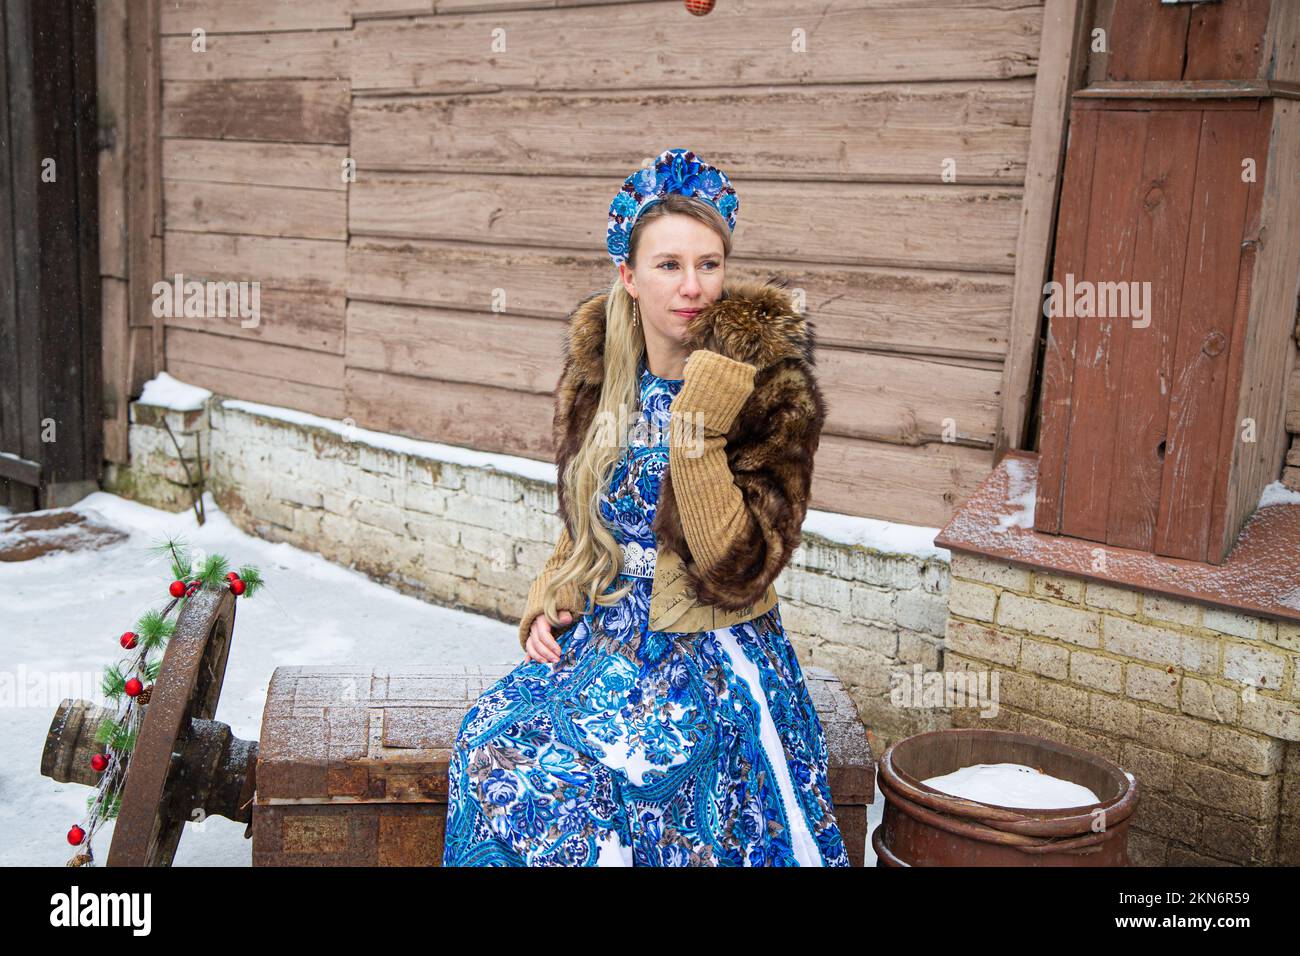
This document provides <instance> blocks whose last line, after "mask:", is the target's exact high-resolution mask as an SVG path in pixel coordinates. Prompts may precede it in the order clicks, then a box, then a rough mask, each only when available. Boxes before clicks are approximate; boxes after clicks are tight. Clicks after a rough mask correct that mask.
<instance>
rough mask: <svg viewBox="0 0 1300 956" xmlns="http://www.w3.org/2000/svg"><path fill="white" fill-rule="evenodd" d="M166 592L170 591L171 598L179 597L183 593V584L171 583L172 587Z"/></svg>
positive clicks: (178, 582) (180, 582)
mask: <svg viewBox="0 0 1300 956" xmlns="http://www.w3.org/2000/svg"><path fill="white" fill-rule="evenodd" d="M168 590H169V591H171V593H172V597H180V596H181V595H182V594H184V593H185V582H184V581H173V582H172V586H171V587H170V588H168Z"/></svg>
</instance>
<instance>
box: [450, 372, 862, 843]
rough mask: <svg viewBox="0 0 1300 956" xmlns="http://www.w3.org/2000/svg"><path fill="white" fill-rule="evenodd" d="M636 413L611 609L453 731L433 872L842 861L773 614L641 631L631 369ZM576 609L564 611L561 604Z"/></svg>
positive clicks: (647, 383) (524, 666)
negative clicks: (622, 590) (701, 627)
mask: <svg viewBox="0 0 1300 956" xmlns="http://www.w3.org/2000/svg"><path fill="white" fill-rule="evenodd" d="M640 384H641V415H640V417H639V420H638V422H637V423H636V425H635V426H634V427H633V429H632V430H631V433H630V435H629V439H628V443H627V447H626V451H625V452H624V455H623V458H622V460H621V461H620V462H619V464H618V466H617V468H616V469H615V472H614V475H613V478H612V480H611V482H610V485H609V487H608V489H607V490H606V493H605V494H604V496H603V497H602V500H601V503H600V511H601V515H602V517H603V519H604V521H605V523H606V525H607V527H608V528H609V529H610V530H611V531H612V533H613V534H614V536H615V537H616V538H617V539H618V541H619V542H620V543H621V544H622V546H623V568H622V573H621V574H620V575H619V577H618V578H617V579H616V580H615V582H614V584H613V585H612V586H611V587H610V588H609V589H608V590H607V592H606V593H609V591H614V590H617V588H618V587H621V586H623V585H624V584H626V583H627V581H628V580H630V581H631V582H632V585H633V586H632V589H631V591H630V592H629V593H628V594H627V596H626V597H624V598H623V600H622V601H621V602H620V603H618V604H616V605H611V606H608V607H604V606H597V607H596V608H595V609H594V611H592V612H589V613H587V614H585V615H583V616H582V617H580V618H579V619H578V620H577V622H576V623H575V624H573V626H572V627H570V628H569V629H568V630H567V631H566V632H564V633H562V634H559V635H557V637H556V640H557V642H558V643H559V645H560V650H561V657H560V660H559V661H558V662H557V663H555V664H550V663H547V662H544V661H528V660H525V661H524V662H523V663H521V664H520V665H519V666H518V667H516V668H515V669H514V670H512V671H511V672H510V673H509V674H507V675H506V676H504V677H502V678H501V679H500V680H499V681H497V682H496V683H495V684H494V685H492V686H491V687H490V688H488V689H487V690H486V691H484V692H483V694H482V695H481V696H480V697H479V698H478V700H477V701H476V702H475V703H474V705H473V706H472V707H471V708H470V709H469V712H468V713H467V714H466V715H465V717H464V719H463V720H462V721H461V725H460V730H459V732H458V734H457V736H456V744H455V748H454V750H453V752H452V755H451V762H450V767H449V771H448V773H449V776H448V796H447V829H446V837H445V847H444V853H443V865H444V866H633V865H635V866H848V865H849V860H848V855H847V853H846V852H845V848H844V840H843V837H842V836H841V835H840V830H839V826H838V825H837V824H836V821H835V814H834V808H833V806H832V803H831V792H830V786H829V784H828V783H827V779H826V760H827V758H826V740H825V736H824V734H823V731H822V726H821V722H820V720H819V719H818V717H817V712H816V710H815V709H814V707H813V702H812V699H811V698H810V696H809V694H808V689H807V687H806V686H805V684H804V679H803V672H802V671H801V670H800V667H799V663H798V661H797V660H796V659H795V652H794V648H793V647H792V646H791V645H790V642H789V640H788V639H787V638H786V636H785V632H784V630H783V629H782V626H781V616H780V605H779V604H777V605H775V606H774V607H772V609H771V610H769V611H768V612H767V613H766V614H763V615H762V616H760V617H757V618H755V619H754V620H752V621H747V622H745V623H742V624H737V625H734V626H732V627H726V628H718V629H716V630H712V631H699V632H696V633H673V632H660V631H651V630H648V628H647V622H648V620H649V607H650V592H651V588H652V585H653V577H654V567H655V537H654V533H653V532H652V531H651V529H650V524H651V522H652V521H653V519H654V514H655V505H656V503H657V501H658V499H659V485H660V479H661V477H662V475H663V471H664V468H665V466H666V465H667V463H668V440H667V436H668V422H669V406H670V405H671V403H672V400H673V396H675V395H676V394H677V392H678V391H679V390H680V389H681V387H682V384H683V380H680V379H664V378H659V377H658V376H656V375H653V374H651V373H650V371H649V369H648V368H646V367H645V366H644V363H642V367H641V374H640ZM575 610H576V609H575Z"/></svg>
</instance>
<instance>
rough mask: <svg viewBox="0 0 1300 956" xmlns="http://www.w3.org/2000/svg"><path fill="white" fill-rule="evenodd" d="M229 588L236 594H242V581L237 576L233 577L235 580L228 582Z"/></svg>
mask: <svg viewBox="0 0 1300 956" xmlns="http://www.w3.org/2000/svg"><path fill="white" fill-rule="evenodd" d="M230 590H232V591H234V592H235V593H236V594H243V593H244V582H243V581H241V580H239V578H235V580H233V581H231V582H230Z"/></svg>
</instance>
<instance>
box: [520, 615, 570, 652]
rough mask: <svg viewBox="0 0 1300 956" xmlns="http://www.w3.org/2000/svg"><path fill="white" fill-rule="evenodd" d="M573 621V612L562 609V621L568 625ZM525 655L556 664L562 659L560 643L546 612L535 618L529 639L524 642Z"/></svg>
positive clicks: (529, 630) (529, 632)
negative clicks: (553, 634)
mask: <svg viewBox="0 0 1300 956" xmlns="http://www.w3.org/2000/svg"><path fill="white" fill-rule="evenodd" d="M572 621H573V612H572V611H570V610H568V609H567V608H565V609H564V610H561V611H560V623H561V624H564V625H566V626H567V625H568V624H570V623H572ZM524 656H525V657H527V658H528V659H529V660H530V661H545V662H546V663H548V664H554V663H555V662H556V661H558V660H559V659H560V645H559V644H558V643H556V640H555V638H554V636H552V634H551V622H550V621H549V620H547V618H546V615H545V614H539V615H537V617H535V618H533V625H532V627H530V628H529V629H528V640H527V642H526V643H525V644H524Z"/></svg>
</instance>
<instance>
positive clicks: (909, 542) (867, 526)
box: [803, 508, 951, 561]
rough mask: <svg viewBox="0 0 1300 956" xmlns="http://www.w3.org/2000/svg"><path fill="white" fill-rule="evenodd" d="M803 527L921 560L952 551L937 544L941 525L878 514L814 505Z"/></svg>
mask: <svg viewBox="0 0 1300 956" xmlns="http://www.w3.org/2000/svg"><path fill="white" fill-rule="evenodd" d="M803 530H804V531H808V532H811V533H813V534H817V535H820V536H821V537H823V538H827V539H829V540H831V541H838V542H840V543H842V544H856V545H861V546H863V547H867V548H875V549H876V550H878V551H883V552H885V553H887V554H904V555H911V556H913V557H916V558H917V559H919V560H925V559H927V558H940V559H942V560H944V561H948V560H950V559H951V552H949V551H948V549H947V548H939V547H936V546H935V543H934V539H935V536H936V535H937V534H938V533H939V529H938V528H928V527H925V526H924V525H915V524H897V523H895V522H892V521H882V520H880V519H878V518H862V517H858V516H857V515H843V514H838V513H837V512H833V511H816V510H814V509H811V508H810V509H808V513H807V514H806V515H805V516H804V522H803Z"/></svg>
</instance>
